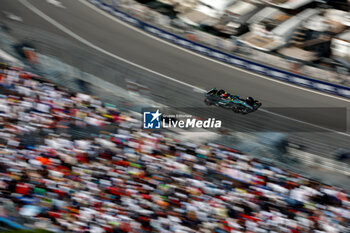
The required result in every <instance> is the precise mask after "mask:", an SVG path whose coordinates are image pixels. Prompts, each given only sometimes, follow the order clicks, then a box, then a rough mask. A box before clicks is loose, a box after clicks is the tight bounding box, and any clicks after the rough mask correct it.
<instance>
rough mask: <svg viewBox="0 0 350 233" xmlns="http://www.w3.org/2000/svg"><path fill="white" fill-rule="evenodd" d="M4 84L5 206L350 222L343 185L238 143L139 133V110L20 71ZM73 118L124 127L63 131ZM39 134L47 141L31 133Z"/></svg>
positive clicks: (157, 222)
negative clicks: (269, 161)
mask: <svg viewBox="0 0 350 233" xmlns="http://www.w3.org/2000/svg"><path fill="white" fill-rule="evenodd" d="M0 85H1V86H0V92H1V96H0V134H1V139H0V140H1V141H0V143H1V149H0V173H1V175H0V197H1V200H2V203H0V205H3V204H4V203H5V202H12V203H14V205H15V206H16V208H17V210H18V212H19V214H21V215H23V216H27V217H30V218H31V219H33V220H34V221H37V222H46V223H48V225H47V226H46V227H47V228H49V229H51V230H52V231H56V232H83V233H85V232H86V233H87V232H91V233H102V232H135V233H136V232H140V233H141V232H145V233H146V232H169V233H170V232H173V233H180V232H203V233H204V232H218V233H221V232H288V233H296V232H329V233H337V232H339V233H340V232H350V224H349V223H350V202H349V195H348V194H347V193H346V192H345V191H343V190H340V189H338V188H335V187H330V186H327V185H324V184H320V183H317V182H314V181H311V180H308V179H306V178H304V177H302V176H299V175H298V174H293V173H291V172H288V171H285V170H282V169H279V168H277V167H274V166H271V165H266V164H263V163H261V162H259V161H257V160H256V159H254V158H252V157H250V156H248V155H245V154H242V153H240V152H239V151H236V150H234V149H230V148H226V147H223V146H220V145H216V144H210V143H209V144H203V145H196V144H193V143H189V142H183V141H179V140H176V139H175V138H173V137H171V136H169V134H163V133H159V132H152V131H143V130H141V129H140V121H139V119H137V117H132V116H131V114H127V113H123V112H120V111H118V110H117V109H115V108H111V107H109V106H106V105H104V104H103V103H101V102H100V101H99V100H98V99H96V98H94V97H92V96H89V95H86V94H75V93H70V92H68V91H65V90H62V89H60V88H58V87H57V86H55V85H54V84H52V83H49V82H46V81H43V80H41V79H39V77H36V76H35V75H33V74H30V73H26V72H24V71H21V70H18V69H13V68H9V67H6V68H3V69H1V72H0ZM70 124H74V125H76V126H78V127H80V128H81V129H83V130H88V129H89V127H93V126H97V127H99V126H103V125H110V126H113V127H115V128H116V129H115V131H114V132H104V133H103V134H101V135H99V136H97V135H94V137H89V138H81V139H73V138H72V137H71V136H72V135H69V133H66V134H58V133H57V132H58V130H59V129H61V128H65V127H67V125H70ZM66 132H69V131H66ZM32 135H35V136H36V137H43V140H41V143H39V144H36V145H32V144H28V143H27V142H26V141H25V140H23V139H24V138H26V137H28V136H29V137H31V136H32ZM0 214H4V213H3V212H2V211H1V208H0Z"/></svg>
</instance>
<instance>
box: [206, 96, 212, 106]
mask: <svg viewBox="0 0 350 233" xmlns="http://www.w3.org/2000/svg"><path fill="white" fill-rule="evenodd" d="M204 103H205V104H206V105H208V106H210V105H211V102H210V100H208V99H207V98H205V99H204Z"/></svg>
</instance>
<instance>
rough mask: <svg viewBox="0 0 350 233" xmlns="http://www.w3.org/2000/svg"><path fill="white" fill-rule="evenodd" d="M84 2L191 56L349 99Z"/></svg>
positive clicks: (342, 92)
mask: <svg viewBox="0 0 350 233" xmlns="http://www.w3.org/2000/svg"><path fill="white" fill-rule="evenodd" d="M87 1H88V2H90V3H91V4H93V5H95V6H97V7H98V8H100V9H102V10H104V11H106V12H108V13H110V14H112V15H114V16H115V17H117V18H119V19H121V20H123V21H125V22H127V23H129V24H131V25H133V26H135V27H138V28H140V29H142V30H144V31H146V32H148V33H150V34H153V35H155V36H157V37H160V38H162V39H164V40H167V41H169V42H172V43H174V44H177V45H179V46H181V47H184V48H187V49H189V50H192V51H194V52H197V53H200V54H203V55H206V56H208V57H211V58H214V59H216V60H220V61H222V62H225V63H228V64H230V65H233V66H236V67H239V68H242V69H245V70H249V71H252V72H254V73H257V74H262V75H265V76H268V77H270V78H273V79H277V80H280V81H284V82H288V83H292V84H294V85H298V86H302V87H307V88H310V89H314V90H318V91H322V92H325V93H330V94H333V95H338V96H342V97H346V98H350V88H349V87H345V86H341V85H337V84H333V83H328V82H325V81H321V80H317V79H313V78H310V77H306V76H302V75H299V74H294V73H291V72H288V71H284V70H281V69H276V68H273V67H269V66H267V65H263V64H259V63H257V62H253V61H249V60H247V59H244V58H240V57H237V56H234V55H231V54H228V53H225V52H222V51H219V50H216V49H213V48H210V47H208V46H205V45H202V44H199V43H196V42H193V41H190V40H188V39H186V38H183V37H181V36H178V35H175V34H173V33H170V32H167V31H165V30H163V29H160V28H158V27H155V26H153V25H150V24H148V23H146V22H143V21H141V20H139V19H137V18H135V17H133V16H131V15H129V14H126V13H124V12H122V11H120V10H119V9H116V8H115V7H113V6H112V5H109V4H107V3H105V2H103V1H101V0H87Z"/></svg>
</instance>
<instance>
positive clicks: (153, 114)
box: [151, 109, 162, 122]
mask: <svg viewBox="0 0 350 233" xmlns="http://www.w3.org/2000/svg"><path fill="white" fill-rule="evenodd" d="M151 115H152V116H153V117H152V120H151V122H153V121H154V120H156V119H158V117H160V116H161V115H162V114H161V113H160V112H159V109H157V111H156V112H155V113H152V114H151Z"/></svg>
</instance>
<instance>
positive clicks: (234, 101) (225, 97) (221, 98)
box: [204, 88, 261, 114]
mask: <svg viewBox="0 0 350 233" xmlns="http://www.w3.org/2000/svg"><path fill="white" fill-rule="evenodd" d="M204 102H205V103H206V104H207V105H216V106H220V107H222V108H227V109H232V110H233V111H234V112H236V113H242V114H248V113H251V112H255V111H256V110H258V108H260V106H261V103H260V102H259V101H257V100H254V99H253V98H252V97H247V98H246V99H241V98H239V96H237V95H231V94H230V93H227V92H226V91H224V90H217V89H216V88H213V89H211V90H209V91H208V92H207V93H205V99H204Z"/></svg>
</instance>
